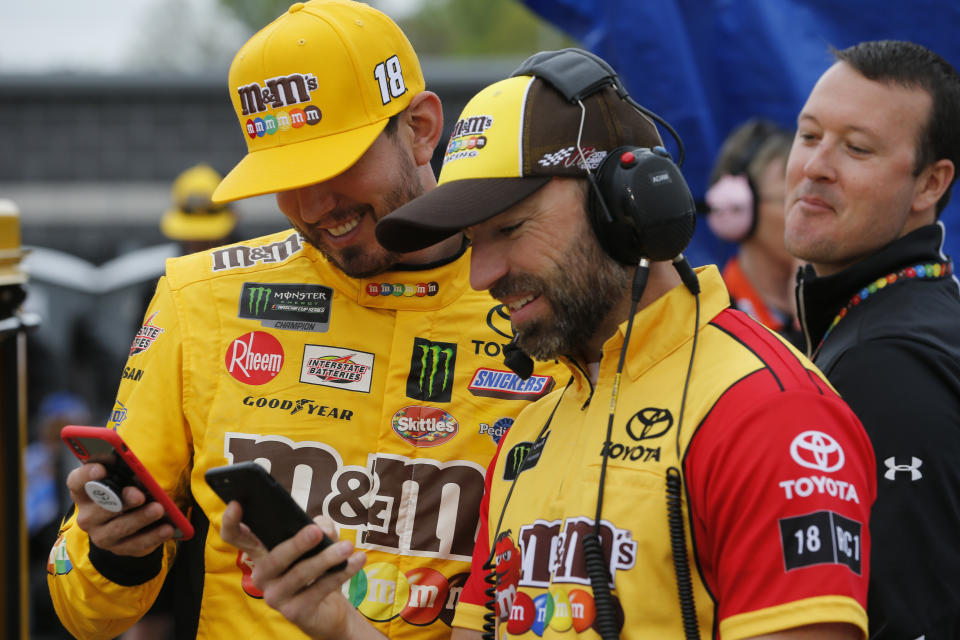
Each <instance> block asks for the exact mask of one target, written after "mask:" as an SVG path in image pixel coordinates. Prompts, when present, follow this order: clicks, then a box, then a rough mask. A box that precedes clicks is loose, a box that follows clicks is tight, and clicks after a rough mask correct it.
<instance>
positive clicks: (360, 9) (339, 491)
mask: <svg viewBox="0 0 960 640" xmlns="http://www.w3.org/2000/svg"><path fill="white" fill-rule="evenodd" d="M228 85H229V95H230V96H231V99H232V102H233V106H234V109H235V112H236V117H237V120H236V121H235V122H237V123H238V125H239V128H240V131H241V132H242V134H243V135H244V136H245V137H246V139H247V146H248V153H247V155H246V156H245V157H244V158H243V159H242V160H241V161H240V162H239V164H238V165H237V166H235V167H234V168H233V170H232V171H231V172H230V173H229V174H228V175H227V176H226V177H225V178H224V179H223V180H222V181H221V182H220V184H219V186H218V187H217V189H216V191H215V193H214V194H213V200H214V201H218V202H219V201H224V202H225V201H233V200H237V199H240V198H246V197H251V196H256V195H261V194H268V193H269V194H276V201H277V205H278V207H279V209H280V210H281V211H282V212H283V214H284V215H285V216H286V217H287V218H288V220H289V221H290V223H291V225H292V226H293V227H294V228H292V229H289V228H288V229H286V230H284V231H282V232H279V233H274V234H272V235H268V236H263V237H259V238H254V239H251V240H246V241H243V242H240V243H236V244H231V245H227V246H224V247H218V248H216V249H211V250H207V251H201V252H199V253H194V254H190V255H188V256H184V257H181V258H174V259H171V260H168V261H167V266H166V274H165V275H164V277H163V278H161V279H160V282H159V283H158V285H157V290H156V295H155V297H154V298H153V301H152V302H151V303H150V307H149V309H148V310H147V313H146V317H145V320H144V322H143V326H142V328H141V330H139V331H138V332H137V336H136V338H135V339H134V342H133V344H132V345H131V348H130V351H129V353H130V355H129V358H128V361H127V365H126V368H125V369H124V376H123V380H122V381H121V383H120V388H119V391H118V393H117V398H116V400H117V403H118V405H119V407H122V410H121V409H120V408H119V407H118V410H117V411H116V412H114V415H115V416H116V417H117V418H119V419H117V420H113V421H111V423H110V426H111V427H113V428H115V429H116V430H117V432H118V433H119V434H121V436H122V437H123V438H124V440H125V441H126V442H127V444H128V445H129V446H130V448H131V449H132V450H133V451H134V452H135V453H136V455H137V456H138V458H139V459H140V460H141V461H142V462H143V464H144V466H145V467H146V468H147V469H148V470H149V471H150V472H151V474H152V475H153V476H154V478H155V479H156V480H157V482H158V483H159V485H160V486H161V487H162V488H163V489H164V490H165V491H167V492H168V493H169V494H170V495H171V496H172V498H173V499H174V501H175V502H176V503H177V504H178V505H180V507H181V508H182V509H184V510H186V511H188V512H189V517H190V519H191V521H192V523H193V526H194V528H195V530H196V535H195V536H194V537H193V538H192V539H191V540H189V541H186V542H182V543H178V541H177V540H175V539H174V538H173V533H174V532H173V530H172V527H171V526H170V525H169V524H160V525H159V526H154V525H156V524H157V520H158V519H159V518H160V517H161V515H162V508H161V507H160V505H159V504H156V503H154V502H148V503H145V502H144V499H145V497H144V495H143V494H142V493H141V492H140V491H137V490H136V489H135V488H132V487H128V488H127V489H126V491H125V493H124V510H123V511H121V512H120V513H111V512H108V511H106V510H104V509H102V508H100V507H98V506H97V505H95V504H94V503H92V502H91V501H90V500H89V498H88V497H87V496H86V494H85V493H84V490H83V486H84V484H85V483H86V482H87V481H88V480H91V479H93V480H97V479H101V478H103V476H104V473H105V470H104V468H103V466H102V465H98V464H88V465H84V466H83V467H81V468H79V469H77V470H76V471H74V472H73V473H72V474H71V475H70V476H69V477H68V479H67V484H68V486H69V487H70V489H71V492H72V494H73V497H74V501H75V512H74V513H73V514H71V516H70V517H69V518H67V519H66V520H65V521H64V523H63V525H62V526H61V529H60V538H59V539H58V541H57V542H56V543H55V545H54V549H55V553H56V554H57V556H58V557H63V558H64V559H67V560H69V562H64V563H63V570H62V571H58V572H57V574H56V575H51V576H50V578H49V580H48V584H49V587H50V590H51V593H52V596H53V599H54V602H55V604H56V607H57V613H58V614H59V616H60V618H61V620H63V621H64V624H65V625H66V626H67V627H68V628H69V629H70V630H71V631H72V632H73V633H74V634H76V635H77V637H79V638H110V637H114V636H116V635H118V634H119V633H122V632H123V631H125V630H126V629H128V628H129V627H130V626H131V625H133V624H134V622H136V621H137V620H138V619H139V618H140V617H141V616H142V615H143V614H144V613H145V612H146V611H147V610H148V609H149V607H150V606H151V604H152V602H153V601H154V599H155V598H156V595H157V593H158V592H159V590H160V588H161V585H162V584H163V582H164V580H165V578H166V577H167V576H168V575H170V574H169V573H168V572H169V569H170V567H171V565H172V564H173V561H174V559H175V558H176V565H175V566H176V567H177V571H176V572H174V573H177V574H179V575H178V582H177V586H176V588H175V596H176V614H175V621H176V624H177V629H176V635H177V637H178V638H190V637H197V638H211V639H213V638H216V639H219V638H234V637H238V638H239V637H243V638H246V639H250V640H252V639H254V638H263V639H271V640H272V639H275V638H285V637H291V638H293V637H299V632H298V631H297V630H296V629H295V628H294V626H293V625H292V624H291V623H290V622H288V621H287V620H285V619H284V618H283V616H282V615H281V614H280V613H279V612H277V611H275V610H273V609H271V608H270V607H269V606H268V601H269V599H270V598H271V594H269V593H265V592H264V591H262V590H261V587H262V583H259V582H258V579H257V578H258V574H257V573H255V570H256V568H257V566H256V562H255V561H254V560H252V559H251V557H250V556H248V555H247V554H245V553H243V552H241V551H239V550H238V549H237V548H236V547H234V546H231V545H230V544H228V543H227V542H226V541H225V539H224V538H222V537H221V531H224V532H226V531H227V530H228V529H229V528H230V527H231V526H232V527H233V528H234V529H236V530H239V529H240V518H241V509H240V506H239V505H238V504H236V503H232V504H231V505H230V508H229V509H228V508H227V506H226V505H224V504H223V502H222V501H221V500H220V499H219V498H218V497H217V496H216V494H214V493H213V491H212V490H211V489H210V487H209V486H208V485H207V484H206V482H205V480H204V474H205V472H206V471H207V470H208V469H211V468H213V467H219V466H222V465H227V464H230V463H235V462H243V461H258V462H260V463H261V464H263V465H264V467H266V468H268V469H269V471H270V473H271V474H272V475H273V477H274V478H276V479H277V481H278V482H279V483H280V484H281V485H282V486H283V487H284V488H285V489H287V490H288V491H290V492H291V493H292V494H293V496H294V498H295V499H296V500H297V501H298V503H299V504H300V505H301V506H303V507H304V509H305V511H306V512H307V514H308V515H309V516H311V517H314V516H317V515H320V514H324V515H327V516H329V517H330V519H332V520H333V521H334V522H335V523H336V524H337V526H338V527H339V528H340V531H339V537H340V538H341V541H340V542H339V543H337V544H335V545H334V546H333V547H331V549H332V550H333V552H334V553H339V554H341V556H342V557H341V559H346V558H349V559H350V562H351V565H350V567H351V569H352V570H353V571H355V572H356V571H358V570H359V573H357V574H356V575H355V576H354V580H353V581H352V582H351V585H352V586H351V589H350V590H349V593H348V594H338V596H337V597H338V598H339V599H340V600H339V601H338V602H340V604H341V605H344V608H343V612H344V615H345V616H346V618H347V620H348V621H349V624H350V625H351V627H356V628H361V629H365V630H369V631H371V632H375V628H376V629H379V630H381V631H382V632H383V633H384V634H386V635H387V636H389V637H390V638H394V639H397V640H402V639H404V638H417V639H434V638H435V639H440V638H446V637H448V636H449V635H450V632H451V627H450V624H451V622H452V617H453V608H454V605H455V604H456V600H457V598H458V596H459V593H460V589H461V588H462V585H463V584H464V582H465V581H466V577H467V573H468V571H469V566H470V554H471V552H472V549H473V545H474V540H475V537H476V532H477V522H478V517H479V504H480V501H481V499H482V496H483V482H484V469H485V468H486V464H487V463H488V462H489V460H490V459H491V457H492V456H493V454H494V451H495V450H496V446H497V442H498V441H499V439H500V437H501V436H502V435H503V433H504V432H505V431H506V429H507V427H508V426H509V425H510V424H511V423H512V421H513V417H514V416H515V415H516V414H517V413H519V411H520V410H521V409H523V408H524V407H525V406H526V405H527V403H528V402H529V401H531V400H533V399H536V398H539V397H542V396H543V395H545V394H547V393H549V391H550V390H551V389H552V387H553V385H554V378H553V377H551V375H549V372H550V371H551V370H552V369H551V367H553V368H555V369H556V370H557V371H558V372H559V367H558V366H557V365H555V364H553V363H550V364H546V365H538V366H537V369H536V371H535V372H534V374H533V375H532V376H531V377H529V378H528V379H526V380H521V379H520V378H519V376H518V375H516V374H515V373H513V372H511V371H506V370H504V366H505V365H504V364H503V361H502V360H501V357H500V355H501V353H502V350H503V349H504V348H505V346H506V345H505V344H504V343H506V342H507V341H509V340H510V338H511V335H512V333H511V330H510V324H509V320H508V318H507V313H506V311H505V309H504V307H503V306H502V305H500V304H499V303H498V302H497V301H496V300H495V299H493V298H492V297H490V296H489V295H488V294H486V293H479V292H475V291H472V290H471V289H470V286H469V282H468V269H469V260H470V257H469V256H470V252H469V247H468V243H467V242H466V239H465V238H464V237H463V236H461V235H459V234H458V235H456V236H454V237H450V238H447V239H446V240H445V241H443V242H440V243H438V244H435V245H432V246H430V247H427V248H426V249H423V250H421V251H417V252H413V253H395V252H391V251H387V250H386V249H384V248H383V247H381V246H380V245H379V244H378V243H377V240H376V238H375V236H374V225H375V223H376V221H377V220H378V219H380V218H382V217H383V216H385V215H386V214H387V213H389V212H390V211H392V210H393V209H395V208H396V207H398V206H401V205H402V204H404V203H405V202H407V201H409V200H411V199H412V198H414V197H416V196H417V195H419V194H421V193H423V192H425V191H428V190H430V189H432V188H434V187H435V186H436V177H435V175H434V173H433V170H432V167H431V165H430V160H431V158H432V156H433V152H434V148H435V147H436V145H437V143H438V141H439V139H440V136H441V133H442V125H443V111H442V107H441V104H440V100H439V98H438V97H437V96H436V94H434V93H432V92H431V91H427V90H426V86H425V81H424V78H423V74H422V72H421V69H420V64H419V61H418V59H417V57H416V54H415V52H414V50H413V48H412V46H411V45H410V43H409V41H408V40H407V38H406V36H405V35H404V34H403V32H402V31H401V30H400V29H399V28H398V27H397V26H396V24H394V23H393V21H392V20H390V19H389V18H388V17H387V16H385V15H384V14H382V13H380V12H378V11H376V10H374V9H372V8H371V7H369V6H368V5H366V4H363V3H357V2H349V1H344V0H338V1H333V0H327V1H321V0H313V1H311V2H306V3H296V4H294V5H292V6H291V7H290V8H289V10H288V11H287V12H285V13H284V14H283V15H281V16H280V17H279V18H277V19H276V20H275V21H274V22H272V23H270V24H269V25H267V26H266V27H264V28H263V29H262V30H261V31H259V32H258V33H257V34H255V35H254V36H253V37H252V38H251V39H250V40H249V41H248V42H247V43H246V44H245V45H244V46H243V47H242V48H241V50H240V51H239V52H238V53H237V56H236V57H235V59H234V62H233V64H232V65H231V69H230V74H229V78H228ZM474 142H476V140H474ZM545 372H546V373H545ZM528 373H529V372H528ZM221 525H222V526H221ZM298 536H299V539H300V540H302V541H308V544H309V545H311V546H313V545H316V544H319V543H320V541H321V539H322V533H321V529H320V528H319V527H317V526H314V525H310V526H307V527H305V528H304V529H303V530H301V532H300V534H298ZM354 545H356V547H359V548H363V549H364V550H365V551H366V555H367V557H368V559H369V564H368V566H367V567H366V568H364V569H362V570H361V569H360V567H359V564H360V563H361V560H362V558H363V554H361V553H353V549H354ZM331 549H328V551H330V550H331ZM341 576H342V574H341ZM179 578H182V579H179ZM307 591H308V592H309V586H308V589H307ZM347 596H349V599H348V597H347Z"/></svg>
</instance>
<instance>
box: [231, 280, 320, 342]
mask: <svg viewBox="0 0 960 640" xmlns="http://www.w3.org/2000/svg"><path fill="white" fill-rule="evenodd" d="M332 299H333V289H331V288H330V287H324V286H322V285H318V284H306V283H304V284H277V283H274V282H244V283H243V288H242V289H241V291H240V304H239V307H240V308H239V311H238V314H237V315H238V316H239V317H241V318H249V319H251V320H260V324H261V325H262V326H264V327H270V328H272V329H284V330H287V331H316V332H324V331H327V330H329V329H330V304H331V301H332Z"/></svg>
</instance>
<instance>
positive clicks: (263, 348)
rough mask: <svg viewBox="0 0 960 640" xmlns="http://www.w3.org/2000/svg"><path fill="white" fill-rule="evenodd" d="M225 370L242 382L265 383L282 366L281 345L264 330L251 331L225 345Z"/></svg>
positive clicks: (278, 371) (274, 375)
mask: <svg viewBox="0 0 960 640" xmlns="http://www.w3.org/2000/svg"><path fill="white" fill-rule="evenodd" d="M225 362H226V365H227V371H229V372H230V375H232V376H233V377H234V378H236V379H237V380H239V381H240V382H242V383H244V384H253V385H258V384H266V383H267V382H270V381H271V380H273V379H274V378H276V377H277V374H278V373H280V369H282V368H283V347H282V346H281V345H280V341H279V340H277V339H276V338H274V337H273V336H272V335H270V334H269V333H267V332H266V331H251V332H250V333H247V334H244V335H242V336H240V337H239V338H237V339H236V340H234V341H233V342H231V343H230V345H229V346H227V353H226V355H225Z"/></svg>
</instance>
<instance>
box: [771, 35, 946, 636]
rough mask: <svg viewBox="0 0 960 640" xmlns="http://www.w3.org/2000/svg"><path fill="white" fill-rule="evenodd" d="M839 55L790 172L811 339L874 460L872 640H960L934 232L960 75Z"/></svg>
mask: <svg viewBox="0 0 960 640" xmlns="http://www.w3.org/2000/svg"><path fill="white" fill-rule="evenodd" d="M834 55H835V57H836V60H837V61H836V63H835V64H834V65H833V66H831V67H830V68H829V69H828V70H827V71H826V72H825V73H824V74H823V76H821V78H820V80H819V81H818V82H817V85H816V86H815V87H814V89H813V91H812V92H811V94H810V96H809V98H808V99H807V102H806V104H805V105H804V107H803V110H802V111H801V112H800V115H799V117H798V119H797V124H798V127H797V135H796V138H795V140H794V143H793V148H792V150H791V153H790V157H789V160H788V162H787V202H786V206H787V219H786V233H785V239H786V244H787V249H788V250H789V251H790V252H791V253H792V254H793V255H794V256H796V257H797V258H800V259H802V260H804V261H806V262H808V263H809V265H808V266H806V267H805V268H804V269H802V270H801V272H800V274H799V282H798V287H797V302H798V310H799V315H800V320H801V325H802V328H803V332H804V337H805V340H806V347H807V353H808V355H812V356H813V357H814V362H815V363H816V364H817V365H818V366H819V367H820V368H821V369H822V370H823V372H824V373H825V374H826V375H827V377H828V378H829V379H830V381H831V382H832V383H833V385H834V386H835V387H836V388H837V390H838V391H839V392H840V394H841V395H842V396H843V398H844V399H845V400H846V401H847V403H848V404H849V405H850V407H851V408H853V410H854V412H855V413H856V414H857V415H858V416H859V418H860V419H861V421H862V422H863V425H864V427H865V428H866V430H867V433H868V434H869V435H870V438H871V441H872V443H873V447H874V452H875V454H876V458H877V475H878V478H877V489H878V493H877V501H876V504H875V505H874V508H873V512H872V515H871V520H870V530H871V534H872V536H873V551H872V557H871V576H870V591H869V595H868V599H867V613H868V615H869V618H870V637H871V639H874V638H878V639H887V638H889V639H894V638H896V639H899V640H913V639H915V638H921V637H922V638H925V640H934V639H939V638H958V637H960V551H958V544H960V543H958V541H960V285H958V282H957V279H956V277H955V276H954V269H953V264H952V262H951V261H950V259H949V258H948V257H947V256H945V255H944V254H943V253H942V251H941V247H942V244H943V236H944V227H943V224H942V223H940V222H938V218H939V215H940V212H941V211H942V210H943V208H944V206H945V205H946V204H947V201H948V199H949V197H950V190H951V187H952V186H953V182H954V180H955V178H956V174H957V167H958V165H960V76H958V74H957V72H956V70H955V69H954V68H953V67H952V66H950V64H949V63H947V62H946V61H945V60H943V59H942V58H941V57H940V56H938V55H937V54H935V53H933V52H932V51H929V50H928V49H925V48H924V47H921V46H919V45H916V44H913V43H908V42H893V41H880V42H864V43H861V44H858V45H856V46H853V47H850V48H848V49H845V50H843V51H834Z"/></svg>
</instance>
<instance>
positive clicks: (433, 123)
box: [403, 91, 443, 166]
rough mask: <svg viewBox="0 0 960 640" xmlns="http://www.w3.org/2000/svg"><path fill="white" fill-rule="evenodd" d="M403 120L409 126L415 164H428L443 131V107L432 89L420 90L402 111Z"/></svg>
mask: <svg viewBox="0 0 960 640" xmlns="http://www.w3.org/2000/svg"><path fill="white" fill-rule="evenodd" d="M403 122H404V123H405V124H406V125H407V126H408V127H409V131H410V135H411V138H410V140H411V145H412V148H413V157H414V159H415V161H416V163H417V166H423V165H425V164H428V163H429V162H430V160H431V158H433V150H434V149H435V148H436V146H437V142H439V141H440V135H441V134H442V133H443V107H442V106H441V105H440V98H438V97H437V94H435V93H434V92H432V91H421V92H420V93H419V94H417V95H416V96H414V98H413V100H411V101H410V104H409V105H408V106H407V108H406V110H405V111H404V120H403Z"/></svg>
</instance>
